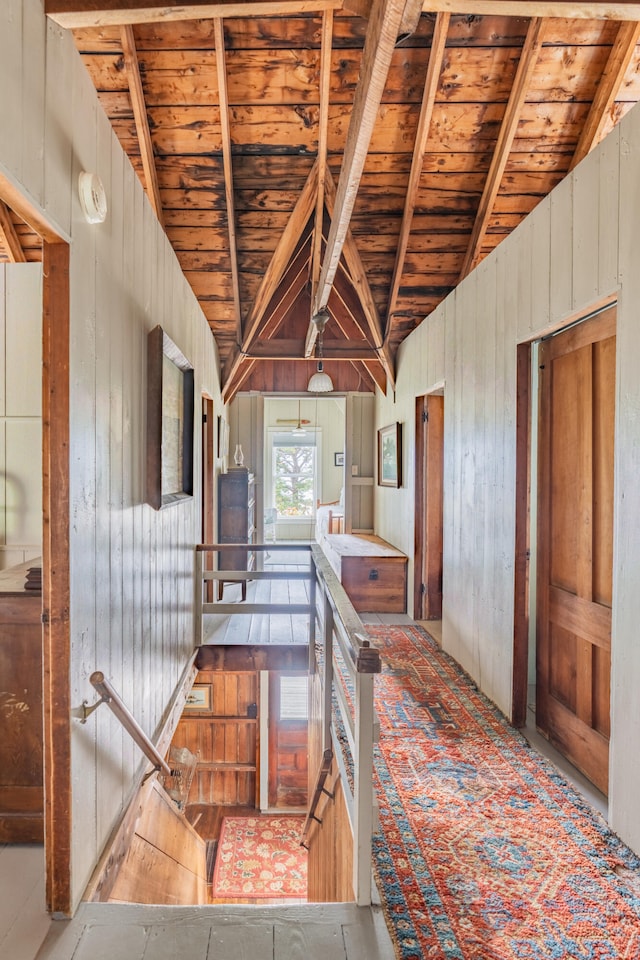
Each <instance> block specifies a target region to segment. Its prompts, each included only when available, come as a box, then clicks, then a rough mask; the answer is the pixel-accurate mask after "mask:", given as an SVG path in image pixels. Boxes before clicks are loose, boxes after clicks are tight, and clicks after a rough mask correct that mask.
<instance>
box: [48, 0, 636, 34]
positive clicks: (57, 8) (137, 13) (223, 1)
mask: <svg viewBox="0 0 640 960" xmlns="http://www.w3.org/2000/svg"><path fill="white" fill-rule="evenodd" d="M329 9H331V10H342V9H344V10H345V11H349V12H351V13H353V14H355V15H356V16H362V17H366V16H368V14H369V10H370V0H255V2H251V0H245V2H238V0H219V2H217V3H212V2H211V0H191V3H185V4H175V3H173V4H172V3H167V4H161V5H160V4H158V3H157V0H45V13H46V14H47V15H48V16H49V17H51V19H52V20H55V22H56V23H58V24H60V26H61V27H66V28H67V29H70V30H73V29H79V28H83V27H105V26H112V27H113V26H121V25H122V24H126V23H130V24H135V23H163V22H164V23H168V22H170V21H173V20H203V19H215V18H216V17H266V16H286V15H287V14H289V15H291V16H294V15H295V14H298V15H299V14H301V13H313V12H318V13H322V12H324V11H325V10H329ZM422 11H423V13H451V14H452V15H455V14H457V15H459V16H463V17H464V16H474V15H476V16H501V17H505V16H511V17H514V16H517V17H561V18H567V19H578V20H640V0H629V2H625V0H614V2H612V0H590V2H585V3H580V2H579V0H517V3H514V2H513V0H424V2H423V4H422Z"/></svg>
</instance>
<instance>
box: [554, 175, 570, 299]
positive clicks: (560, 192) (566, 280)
mask: <svg viewBox="0 0 640 960" xmlns="http://www.w3.org/2000/svg"><path fill="white" fill-rule="evenodd" d="M573 182H574V178H573V177H566V178H565V179H564V180H563V181H562V182H561V183H559V184H558V186H557V187H556V188H555V190H553V191H552V193H551V194H550V195H549V201H548V202H549V214H550V234H551V259H550V263H549V274H550V281H551V285H550V288H549V293H550V302H549V306H550V315H551V317H552V318H560V317H568V316H570V315H571V312H572V310H573V249H572V245H573V241H574V235H573V229H572V227H573Z"/></svg>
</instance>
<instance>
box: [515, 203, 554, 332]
mask: <svg viewBox="0 0 640 960" xmlns="http://www.w3.org/2000/svg"><path fill="white" fill-rule="evenodd" d="M529 223H530V230H531V270H532V274H533V276H534V277H535V280H534V281H533V283H532V284H531V309H530V314H529V317H528V321H529V322H528V325H527V327H526V328H525V326H524V323H523V322H522V321H520V318H518V321H519V324H518V325H519V328H520V329H521V330H523V331H525V330H526V334H525V335H527V334H530V332H531V329H532V327H535V328H537V329H540V327H547V326H548V325H549V309H550V283H551V272H550V261H551V235H550V233H549V220H548V218H547V217H540V216H538V217H532V218H531V220H530V221H529Z"/></svg>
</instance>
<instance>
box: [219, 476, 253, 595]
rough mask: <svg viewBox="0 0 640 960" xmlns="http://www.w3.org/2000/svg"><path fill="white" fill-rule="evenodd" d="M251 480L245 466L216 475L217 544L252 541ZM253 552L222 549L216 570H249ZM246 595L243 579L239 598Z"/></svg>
mask: <svg viewBox="0 0 640 960" xmlns="http://www.w3.org/2000/svg"><path fill="white" fill-rule="evenodd" d="M255 506H256V499H255V481H254V476H253V474H252V473H249V471H248V470H247V468H246V467H235V468H231V469H230V470H229V471H228V472H227V473H221V474H220V475H219V476H218V543H255V542H256V524H255ZM255 560H256V555H255V553H253V552H251V551H250V550H249V551H245V550H223V551H221V552H220V554H219V557H218V569H219V570H253V569H254V567H255ZM223 589H224V581H222V580H219V581H218V600H221V599H222V591H223ZM246 598H247V583H246V580H245V581H244V583H243V584H242V599H243V600H246Z"/></svg>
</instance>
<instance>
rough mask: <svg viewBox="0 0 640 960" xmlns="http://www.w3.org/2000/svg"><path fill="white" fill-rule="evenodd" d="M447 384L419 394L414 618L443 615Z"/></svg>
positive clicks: (417, 414) (417, 399) (426, 618)
mask: <svg viewBox="0 0 640 960" xmlns="http://www.w3.org/2000/svg"><path fill="white" fill-rule="evenodd" d="M443 475H444V388H440V389H438V390H436V391H435V392H433V393H430V394H426V395H425V396H421V397H417V398H416V478H415V563H414V601H413V604H414V606H413V609H414V619H416V620H429V621H438V620H441V619H442V554H443Z"/></svg>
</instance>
